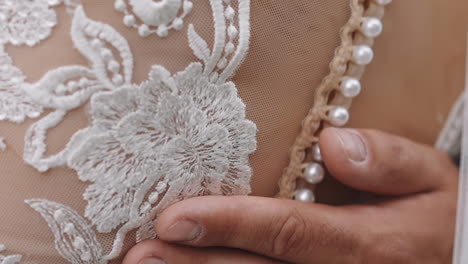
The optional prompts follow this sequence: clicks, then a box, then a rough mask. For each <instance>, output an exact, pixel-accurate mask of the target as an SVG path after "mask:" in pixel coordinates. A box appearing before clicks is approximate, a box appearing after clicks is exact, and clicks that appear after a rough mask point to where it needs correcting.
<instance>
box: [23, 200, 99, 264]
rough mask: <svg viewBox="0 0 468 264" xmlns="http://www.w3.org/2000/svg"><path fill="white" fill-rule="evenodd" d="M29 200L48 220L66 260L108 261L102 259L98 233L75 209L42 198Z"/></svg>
mask: <svg viewBox="0 0 468 264" xmlns="http://www.w3.org/2000/svg"><path fill="white" fill-rule="evenodd" d="M26 203H27V204H29V206H31V207H32V208H33V209H34V210H36V211H37V212H38V213H40V214H41V216H42V217H43V218H44V220H46V222H47V224H48V225H49V227H50V229H51V230H52V232H53V233H54V236H55V248H56V249H57V250H58V252H59V253H60V255H61V256H62V257H63V258H64V259H66V260H68V261H69V262H70V263H73V264H100V263H102V264H103V263H106V261H103V260H102V259H101V258H102V249H101V244H99V242H98V241H97V239H96V234H95V233H94V231H93V230H92V229H91V227H90V226H89V225H88V224H87V223H86V221H85V220H84V219H83V218H82V217H81V216H80V215H79V214H78V213H77V212H75V210H73V209H71V208H69V207H67V206H65V205H62V204H59V203H55V202H51V201H47V200H41V199H34V200H28V201H26Z"/></svg>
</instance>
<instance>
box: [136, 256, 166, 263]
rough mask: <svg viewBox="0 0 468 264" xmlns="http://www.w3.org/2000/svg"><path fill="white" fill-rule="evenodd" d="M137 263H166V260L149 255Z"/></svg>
mask: <svg viewBox="0 0 468 264" xmlns="http://www.w3.org/2000/svg"><path fill="white" fill-rule="evenodd" d="M138 264H166V262H165V261H164V260H162V259H158V258H154V257H151V258H145V259H143V260H142V261H140V262H139V263H138Z"/></svg>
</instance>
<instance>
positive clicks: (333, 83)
mask: <svg viewBox="0 0 468 264" xmlns="http://www.w3.org/2000/svg"><path fill="white" fill-rule="evenodd" d="M350 5H351V17H350V18H349V20H348V22H347V23H346V25H345V26H344V27H343V28H342V29H341V32H340V37H341V45H340V46H339V47H338V48H337V49H336V51H335V56H334V58H333V60H332V61H331V63H330V73H329V74H328V76H326V77H325V78H324V79H323V80H322V82H321V84H320V86H319V87H318V88H317V90H316V94H315V98H314V105H313V107H312V108H311V109H310V111H309V113H308V114H307V116H306V117H305V119H304V120H303V121H302V130H301V132H300V134H299V136H298V137H297V138H296V141H295V143H294V145H293V146H292V148H291V153H290V163H289V165H288V167H287V168H286V169H285V170H284V172H283V176H282V177H281V179H280V181H279V189H280V191H279V193H278V194H277V197H278V198H288V199H290V198H293V197H294V193H295V190H296V185H297V180H298V179H299V178H301V176H302V174H303V170H304V167H305V166H307V164H306V163H305V162H306V160H307V153H308V152H309V150H310V148H311V147H312V145H313V144H315V143H317V142H318V134H319V133H320V131H321V130H322V128H323V127H324V126H326V124H324V122H323V121H324V120H327V112H328V111H329V110H330V109H331V108H333V106H336V105H343V106H347V107H349V106H350V100H349V99H345V98H344V97H342V96H341V95H340V94H339V93H336V92H335V91H336V89H337V88H338V87H339V85H340V81H341V80H342V78H343V77H345V76H349V77H356V78H358V79H360V77H361V76H362V73H363V72H364V67H363V66H359V65H356V64H354V63H352V62H351V58H352V55H353V49H354V46H355V45H361V44H366V45H369V46H372V44H373V39H367V38H365V37H364V35H362V34H361V33H360V32H359V29H360V26H361V22H362V20H363V18H364V17H377V18H382V17H383V13H384V8H383V6H381V5H378V4H376V3H374V1H372V0H351V3H350ZM332 96H333V100H330V98H331V97H332Z"/></svg>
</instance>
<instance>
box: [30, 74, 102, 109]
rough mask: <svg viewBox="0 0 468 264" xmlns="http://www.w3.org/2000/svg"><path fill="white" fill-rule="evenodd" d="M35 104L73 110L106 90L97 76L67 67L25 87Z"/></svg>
mask: <svg viewBox="0 0 468 264" xmlns="http://www.w3.org/2000/svg"><path fill="white" fill-rule="evenodd" d="M23 89H24V90H25V91H26V92H27V93H28V95H29V97H31V98H32V99H33V100H34V102H37V103H39V104H40V105H41V106H43V107H47V108H52V109H61V110H71V109H74V108H77V107H79V106H80V105H82V104H83V103H84V102H86V101H87V100H88V99H89V97H90V96H91V95H92V94H94V93H95V92H96V91H98V90H102V89H105V86H104V85H102V84H101V82H100V81H98V80H96V76H95V74H94V73H93V72H92V71H91V70H89V69H88V68H86V67H83V66H65V67H60V68H58V69H54V70H51V71H49V72H47V73H46V74H45V75H44V77H42V78H41V80H39V81H38V82H37V83H34V84H27V83H25V84H24V85H23Z"/></svg>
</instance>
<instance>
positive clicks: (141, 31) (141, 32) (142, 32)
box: [138, 24, 151, 37]
mask: <svg viewBox="0 0 468 264" xmlns="http://www.w3.org/2000/svg"><path fill="white" fill-rule="evenodd" d="M138 34H139V35H140V36H141V37H147V36H149V35H150V34H151V31H150V29H149V28H148V26H147V25H145V24H142V25H141V26H139V27H138Z"/></svg>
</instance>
